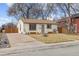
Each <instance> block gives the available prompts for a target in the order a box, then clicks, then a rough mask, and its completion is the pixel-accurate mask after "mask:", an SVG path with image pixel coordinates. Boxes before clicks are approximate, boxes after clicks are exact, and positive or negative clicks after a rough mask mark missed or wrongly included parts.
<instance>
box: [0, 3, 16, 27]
mask: <svg viewBox="0 0 79 59" xmlns="http://www.w3.org/2000/svg"><path fill="white" fill-rule="evenodd" d="M10 5H11V4H7V3H6V4H5V3H0V26H1V25H2V24H5V23H8V22H12V20H13V21H15V19H14V18H13V17H10V16H8V13H7V10H8V8H9V7H10Z"/></svg>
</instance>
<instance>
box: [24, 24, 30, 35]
mask: <svg viewBox="0 0 79 59" xmlns="http://www.w3.org/2000/svg"><path fill="white" fill-rule="evenodd" d="M24 32H25V33H28V32H29V24H24Z"/></svg>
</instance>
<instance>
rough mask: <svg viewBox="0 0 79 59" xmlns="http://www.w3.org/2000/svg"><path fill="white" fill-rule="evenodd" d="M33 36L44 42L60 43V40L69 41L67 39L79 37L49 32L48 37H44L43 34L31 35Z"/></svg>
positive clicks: (78, 36) (77, 37) (72, 39)
mask: <svg viewBox="0 0 79 59" xmlns="http://www.w3.org/2000/svg"><path fill="white" fill-rule="evenodd" d="M30 36H31V37H33V38H35V39H36V40H38V41H41V42H43V43H47V44H49V43H59V42H67V41H74V40H78V39H79V35H72V34H70V35H68V34H48V37H44V36H43V35H35V34H32V35H30Z"/></svg>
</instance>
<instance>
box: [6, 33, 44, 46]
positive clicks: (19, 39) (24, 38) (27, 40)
mask: <svg viewBox="0 0 79 59" xmlns="http://www.w3.org/2000/svg"><path fill="white" fill-rule="evenodd" d="M7 37H8V40H9V42H10V45H11V47H17V46H25V45H26V46H29V45H35V46H36V45H37V46H38V45H43V43H42V42H39V41H36V40H35V39H34V38H32V37H30V36H28V35H24V34H18V33H7Z"/></svg>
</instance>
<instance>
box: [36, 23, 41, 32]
mask: <svg viewBox="0 0 79 59" xmlns="http://www.w3.org/2000/svg"><path fill="white" fill-rule="evenodd" d="M36 29H37V32H39V33H41V24H37V26H36Z"/></svg>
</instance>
